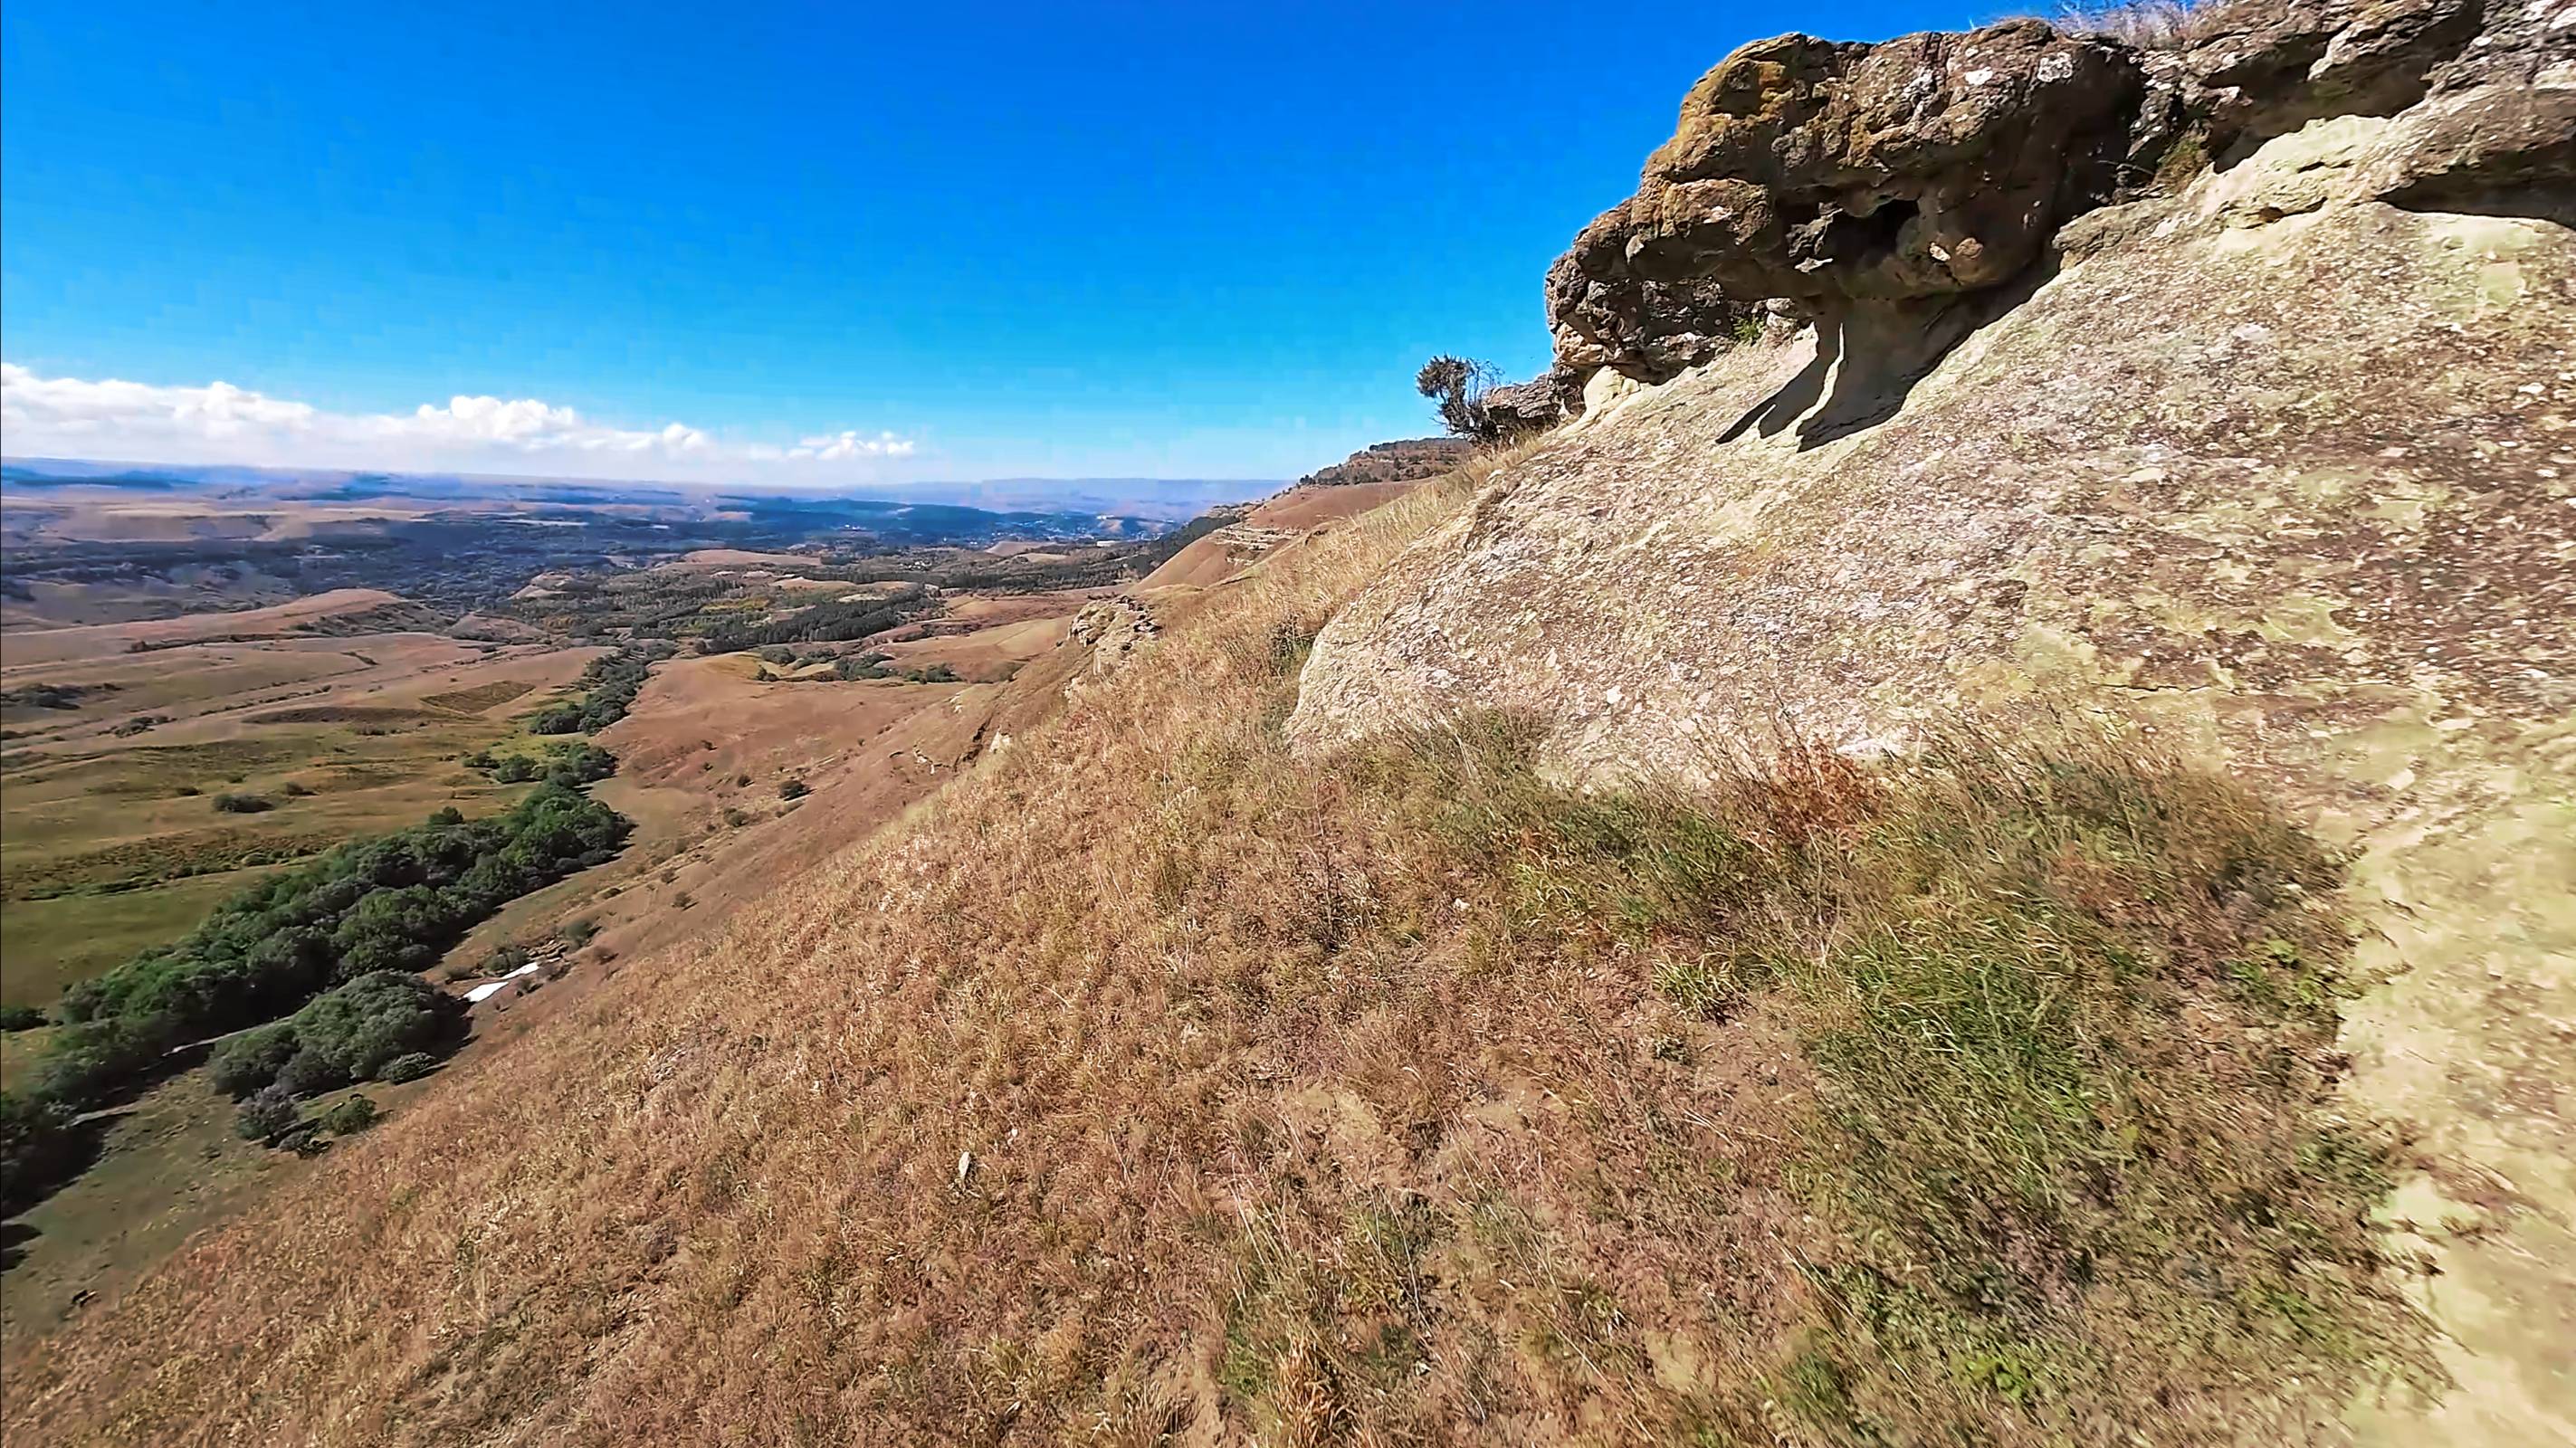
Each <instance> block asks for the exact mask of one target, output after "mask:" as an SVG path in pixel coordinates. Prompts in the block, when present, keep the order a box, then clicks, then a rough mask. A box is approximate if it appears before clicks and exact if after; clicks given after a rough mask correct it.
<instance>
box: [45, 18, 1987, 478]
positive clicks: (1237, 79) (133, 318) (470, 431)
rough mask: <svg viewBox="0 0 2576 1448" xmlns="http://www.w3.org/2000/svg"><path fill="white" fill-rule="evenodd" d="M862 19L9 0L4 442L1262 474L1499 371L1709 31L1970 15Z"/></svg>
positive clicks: (1721, 40) (1650, 139)
mask: <svg viewBox="0 0 2576 1448" xmlns="http://www.w3.org/2000/svg"><path fill="white" fill-rule="evenodd" d="M873 9H874V7H861V6H820V5H817V6H795V7H790V6H770V5H763V4H759V3H748V0H746V3H737V4H733V5H727V6H706V5H689V6H672V7H656V6H652V5H634V4H629V5H615V6H595V7H594V6H556V7H529V6H526V5H523V4H522V5H511V6H507V7H485V6H481V5H476V4H444V5H439V6H434V7H431V6H372V5H351V4H347V3H345V0H343V3H339V4H335V5H330V6H312V7H305V6H292V5H242V4H238V3H225V4H120V3H109V0H72V3H66V0H8V3H7V4H6V5H5V6H0V356H4V357H5V359H6V361H7V363H8V364H9V366H10V371H9V373H8V376H7V383H8V392H9V396H10V400H9V403H8V408H9V411H8V415H7V418H6V419H5V420H6V422H7V423H8V430H9V432H10V433H11V434H12V436H10V437H9V438H8V439H7V440H6V446H7V448H8V450H9V451H10V452H12V453H18V454H23V453H28V452H35V451H50V450H55V449H54V448H53V446H52V445H53V444H56V443H59V442H62V441H65V440H69V441H72V442H86V443H88V444H89V445H87V446H84V447H83V448H82V451H84V452H86V453H88V454H89V455H94V456H137V457H156V456H157V457H160V458H161V460H170V461H244V462H302V463H310V464H314V465H331V464H337V465H354V464H353V463H352V462H351V461H350V459H352V458H355V457H356V456H357V455H360V454H363V455H364V456H363V461H364V463H365V464H366V465H373V466H382V467H402V466H406V465H409V466H417V467H423V468H434V467H451V466H465V465H469V464H473V465H482V464H481V463H480V461H479V460H481V459H484V458H486V457H489V458H491V459H493V460H494V461H493V462H492V463H491V464H490V466H491V467H492V470H508V471H527V472H559V473H566V474H572V473H582V472H588V473H592V474H600V475H614V476H637V477H690V476H709V477H722V478H726V479H739V480H747V481H759V480H773V481H781V482H789V483H801V484H807V485H816V486H858V485H861V484H864V483H866V482H868V481H884V480H892V479H899V478H904V477H945V478H960V477H984V476H1010V475H1045V476H1144V477H1154V476H1165V477H1281V476H1287V475H1293V474H1295V473H1298V472H1303V471H1306V470H1308V469H1310V468H1312V467H1315V466H1317V465H1320V464H1322V463H1325V462H1329V461H1332V460H1335V459H1337V458H1338V457H1339V456H1340V455H1342V454H1343V453H1346V452H1348V451H1350V450H1351V449H1352V448H1354V447H1357V446H1360V445H1363V444H1365V443H1368V442H1372V441H1376V440H1380V439H1383V438H1387V437H1394V436H1405V435H1414V434H1419V433H1422V432H1424V431H1428V430H1429V429H1430V422H1429V418H1428V415H1427V411H1426V409H1425V408H1424V407H1423V406H1422V405H1421V404H1420V403H1419V401H1418V400H1417V399H1415V398H1414V397H1413V395H1412V392H1411V388H1410V378H1411V373H1412V370H1413V368H1414V367H1415V365H1417V364H1418V363H1419V362H1420V361H1421V359H1422V358H1423V357H1424V356H1425V355H1427V354H1429V353H1431V352H1433V351H1436V350H1456V351H1463V352H1468V353H1471V354H1475V355H1480V356H1484V357H1489V358H1491V359H1493V360H1494V361H1496V362H1497V363H1499V364H1501V365H1502V366H1503V367H1504V368H1505V369H1506V370H1507V371H1510V372H1512V373H1514V374H1515V375H1519V374H1526V373H1529V372H1532V371H1535V370H1537V369H1538V368H1539V367H1540V366H1541V365H1543V364H1544V362H1545V360H1546V336H1545V331H1544V327H1543V324H1542V319H1541V315H1540V297H1539V281H1540V277H1541V275H1542V273H1543V272H1544V270H1545V268H1546V266H1547V264H1548V262H1549V261H1550V260H1551V259H1552V258H1554V257H1555V256H1556V254H1557V253H1558V252H1559V251H1561V250H1562V249H1563V248H1564V246H1565V243H1566V242H1567V241H1568V239H1570V238H1571V236H1572V235H1573V233H1574V231H1575V230H1576V229H1577V228H1578V227H1579V226H1581V225H1582V224H1583V222H1585V221H1586V220H1588V219H1589V218H1590V217H1591V216H1592V215H1593V214H1594V213H1595V212H1597V211H1598V210H1599V209H1601V208H1602V207H1604V206H1606V205H1608V204H1610V203H1611V202H1614V201H1616V200H1618V199H1619V198H1620V197H1622V196H1624V195H1625V194H1626V193H1627V192H1628V190H1629V189H1630V188H1631V187H1632V186H1633V184H1634V182H1635V179H1636V172H1637V167H1638V165H1639V164H1640V162H1642V160H1643V159H1644V157H1645V154H1646V152H1647V151H1648V150H1650V149H1651V148H1652V147H1653V146H1654V145H1655V144H1656V143H1657V142H1658V141H1660V140H1661V139H1662V138H1663V137H1664V136H1665V135H1666V134H1668V133H1669V131H1670V129H1671V125H1672V119H1673V114H1674V111H1675V107H1676V106H1677V104H1678V102H1679V100H1680V98H1681V95H1682V92H1683V91H1684V90H1685V89H1686V88H1687V87H1688V86H1689V84H1690V82H1691V81H1692V80H1693V79H1694V78H1695V77H1696V76H1697V75H1698V74H1699V73H1700V72H1701V71H1703V70H1704V69H1706V68H1707V67H1708V66H1709V65H1711V64H1713V63H1714V62H1715V61H1716V60H1718V59H1719V58H1720V57H1721V56H1722V55H1723V54H1724V53H1725V52H1726V51H1727V50H1729V49H1731V48H1732V47H1734V46H1735V45H1737V44H1739V43H1741V42H1742V41H1744V40H1747V39H1750V38H1753V37H1756V36H1759V35H1766V34H1771V33H1775V32H1777V31H1780V30H1784V29H1790V28H1801V29H1806V30H1810V31H1815V32H1818V33H1822V34H1831V35H1837V36H1845V37H1851V38H1876V37H1879V36H1884V35H1888V34H1894V33H1896V32H1898V31H1902V30H1908V29H1918V28H1923V27H1925V26H1930V25H1953V24H1958V23H1960V22H1962V21H1963V20H1965V19H1967V18H1970V12H1967V11H1964V10H1962V11H1948V10H1941V11H1933V10H1926V9H1924V8H1921V7H1900V6H1894V5H1885V4H1874V3H1835V0H1825V3H1819V4H1815V5H1811V6H1806V7H1802V8H1800V9H1798V10H1797V11H1795V12H1784V11H1780V10H1776V9H1766V8H1757V7H1750V6H1725V5H1715V6H1712V5H1708V4H1661V3H1648V0H1632V3H1623V4H1622V5H1620V6H1617V7H1614V8H1610V9H1603V8H1599V7H1595V8H1590V9H1585V8H1581V7H1576V8H1574V9H1569V8H1568V7H1566V6H1564V5H1563V4H1561V3H1560V4H1546V5H1542V4H1518V3H1503V0H1490V3H1482V4H1476V5H1472V6H1458V7H1445V6H1427V5H1402V4H1386V3H1379V4H1350V5H1321V4H1280V5H1272V6H1243V7H1232V6H1214V5H1141V4H1131V5H1079V4H1072V3H1066V4H1059V5H972V4H952V5H946V6H904V7H885V9H884V11H883V12H882V13H871V11H872V10H873ZM107 379H120V380H123V381H126V382H130V383H133V384H138V385H137V386H135V387H132V388H128V389H124V390H122V391H114V390H106V389H102V388H101V387H99V386H98V384H100V383H102V382H104V381H105V380H107ZM218 382H220V383H222V384H224V385H225V387H226V388H228V389H233V390H232V391H209V390H208V389H209V388H210V387H211V385H212V384H215V383H218ZM451 398H454V399H460V401H459V402H457V403H456V404H453V405H451V403H450V399H451ZM424 407H426V409H427V410H426V411H424V410H423V409H424ZM66 429H68V431H66ZM30 442H34V443H38V444H43V445H44V446H41V447H31V446H29V445H28V443H30ZM120 447H122V448H123V449H124V451H123V452H120V451H118V449H119V448H120ZM180 452H186V453H189V454H191V455H190V456H186V457H178V456H173V454H176V453H180ZM513 459H522V460H524V461H525V463H526V465H525V466H507V467H505V466H504V465H505V464H508V463H510V462H511V461H512V460H513Z"/></svg>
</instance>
